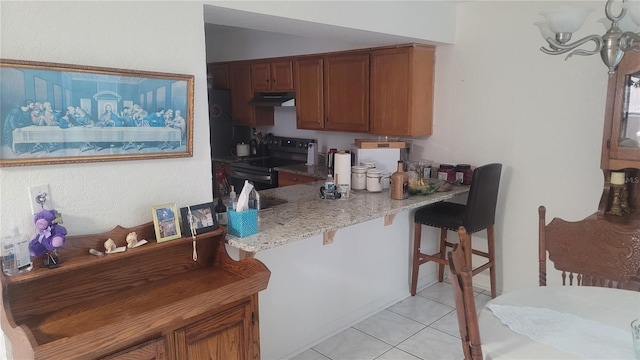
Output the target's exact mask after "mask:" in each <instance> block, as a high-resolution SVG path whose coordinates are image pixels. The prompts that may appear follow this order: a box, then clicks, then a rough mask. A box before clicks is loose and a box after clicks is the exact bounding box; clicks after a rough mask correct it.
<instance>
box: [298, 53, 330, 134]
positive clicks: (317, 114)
mask: <svg viewBox="0 0 640 360" xmlns="http://www.w3.org/2000/svg"><path fill="white" fill-rule="evenodd" d="M295 74H296V76H295V79H296V124H297V128H298V129H309V130H321V129H324V100H323V96H324V91H323V81H324V80H323V61H322V58H321V57H318V58H310V59H304V60H297V61H296V62H295Z"/></svg>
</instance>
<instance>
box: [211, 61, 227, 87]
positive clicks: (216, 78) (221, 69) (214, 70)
mask: <svg viewBox="0 0 640 360" xmlns="http://www.w3.org/2000/svg"><path fill="white" fill-rule="evenodd" d="M207 73H208V74H207V75H208V77H210V81H211V86H212V87H213V88H214V89H230V86H229V65H228V64H208V65H207Z"/></svg>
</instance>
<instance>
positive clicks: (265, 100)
mask: <svg viewBox="0 0 640 360" xmlns="http://www.w3.org/2000/svg"><path fill="white" fill-rule="evenodd" d="M249 105H255V106H296V93H293V92H278V93H264V92H257V93H255V94H254V95H253V99H251V101H249Z"/></svg>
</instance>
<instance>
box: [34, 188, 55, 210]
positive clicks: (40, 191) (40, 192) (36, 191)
mask: <svg viewBox="0 0 640 360" xmlns="http://www.w3.org/2000/svg"><path fill="white" fill-rule="evenodd" d="M43 195H44V196H45V199H46V202H45V206H44V207H45V208H46V209H51V206H49V204H51V194H50V192H49V185H48V184H45V185H37V186H30V187H29V202H30V203H31V213H33V214H36V213H37V212H39V211H40V210H42V206H41V205H40V204H39V203H38V201H37V199H38V197H39V196H43Z"/></svg>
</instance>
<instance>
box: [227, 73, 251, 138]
mask: <svg viewBox="0 0 640 360" xmlns="http://www.w3.org/2000/svg"><path fill="white" fill-rule="evenodd" d="M229 82H230V83H231V117H232V119H233V123H234V125H244V126H251V125H252V123H253V106H251V105H249V101H250V100H251V98H253V91H251V66H250V65H249V63H233V64H230V65H229Z"/></svg>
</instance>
